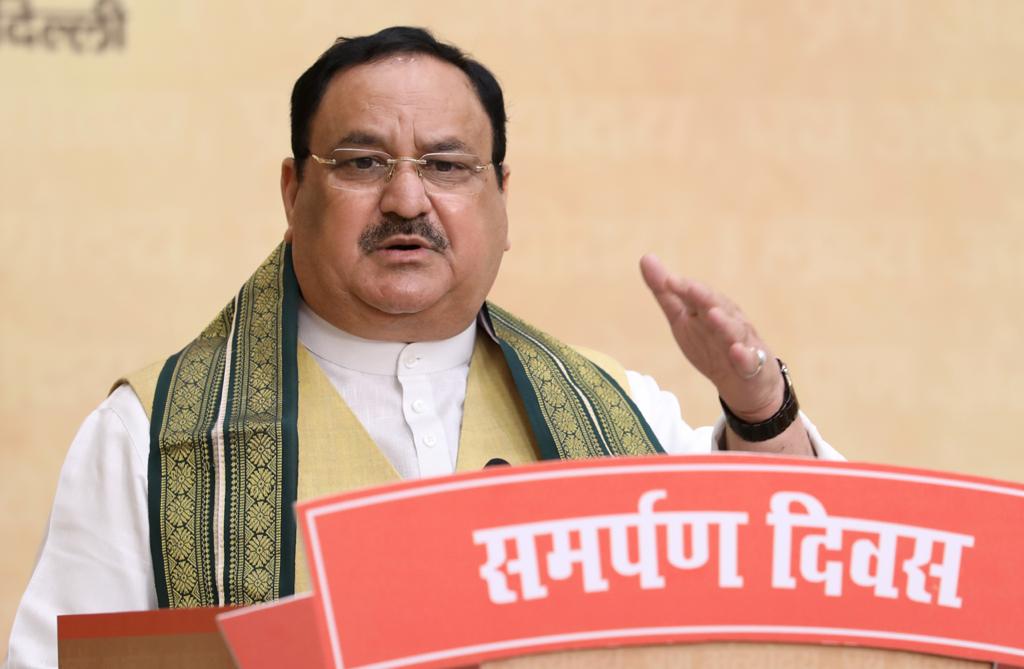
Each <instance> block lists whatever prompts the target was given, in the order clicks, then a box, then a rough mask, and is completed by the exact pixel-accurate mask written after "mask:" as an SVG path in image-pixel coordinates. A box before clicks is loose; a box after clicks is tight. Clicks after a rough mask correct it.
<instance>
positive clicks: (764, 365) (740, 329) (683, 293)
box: [640, 254, 810, 452]
mask: <svg viewBox="0 0 1024 669" xmlns="http://www.w3.org/2000/svg"><path fill="white" fill-rule="evenodd" d="M640 271H641V272H642V273H643V276H644V281H646V282H647V286H648V287H649V288H650V289H651V292H652V293H653V294H654V297H655V299H657V301H658V304H659V305H660V306H661V310H662V311H663V312H664V314H665V318H666V319H667V320H668V323H669V326H670V327H671V328H672V334H673V336H674V337H675V340H676V343H677V344H678V345H679V349H680V350H681V351H682V352H683V355H685V356H686V359H687V360H689V361H690V364H692V365H693V366H694V367H695V368H697V371H699V372H700V373H701V374H703V375H704V376H706V377H707V378H708V380H709V381H711V383H713V384H714V386H715V388H716V389H717V390H718V394H719V396H720V397H721V398H722V401H723V402H725V404H726V405H727V406H728V407H729V408H730V409H731V410H732V412H733V413H734V414H736V415H737V416H738V417H739V418H740V419H741V420H743V421H745V422H748V423H758V422H761V421H763V420H767V419H768V418H770V417H771V416H772V415H773V414H774V413H775V412H776V411H778V410H779V408H780V407H781V406H782V402H783V396H784V393H785V380H784V379H783V378H782V374H781V372H780V371H779V366H778V364H777V363H776V361H775V357H774V356H773V355H772V353H771V350H770V349H769V348H768V346H767V344H765V343H764V341H763V340H762V339H761V337H760V336H759V335H758V334H757V330H755V329H754V326H753V325H751V323H750V322H749V321H748V320H747V318H746V316H744V315H743V312H742V311H740V309H739V307H737V306H736V305H735V304H734V303H733V302H732V301H731V300H729V299H728V298H727V297H725V296H724V295H721V294H720V293H717V292H715V291H713V290H711V289H710V288H709V287H707V286H705V285H703V284H701V283H698V282H697V281H693V280H690V279H686V278H683V277H680V276H677V275H675V274H672V273H671V272H669V271H668V269H667V268H666V267H665V265H664V264H663V263H662V262H661V261H660V260H659V259H658V258H657V257H656V256H654V255H653V254H648V255H645V256H644V257H643V258H641V259H640ZM792 427H793V428H799V430H786V432H785V433H783V435H780V437H786V436H787V433H791V432H792V434H789V435H788V437H787V439H792V440H793V443H792V444H786V443H778V444H774V445H772V447H771V448H770V450H774V451H781V450H784V451H793V452H810V444H809V442H808V441H807V437H806V432H805V431H804V430H803V427H802V426H801V425H800V424H799V421H797V423H794V424H793V426H792ZM730 434H731V433H730ZM731 436H732V440H731V441H739V440H738V438H736V437H735V435H731ZM773 441H774V440H773ZM785 441H786V439H783V442H785ZM731 447H732V446H731Z"/></svg>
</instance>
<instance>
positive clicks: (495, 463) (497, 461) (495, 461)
mask: <svg viewBox="0 0 1024 669" xmlns="http://www.w3.org/2000/svg"><path fill="white" fill-rule="evenodd" d="M508 466H509V464H508V460H503V459H502V458H491V459H490V460H488V461H487V464H486V465H484V469H487V468H488V467H508Z"/></svg>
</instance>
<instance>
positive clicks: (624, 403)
mask: <svg viewBox="0 0 1024 669" xmlns="http://www.w3.org/2000/svg"><path fill="white" fill-rule="evenodd" d="M484 315H485V318H487V319H488V322H489V323H490V325H491V328H492V331H493V332H494V335H495V337H496V338H497V340H498V343H499V345H500V346H501V350H502V352H503V353H504V354H505V360H506V362H507V363H508V366H509V369H510V370H511V372H512V378H513V379H514V380H515V384H516V388H517V389H518V390H519V395H520V397H522V399H523V404H524V405H525V406H526V413H527V415H528V416H529V418H530V425H531V427H532V428H533V434H534V437H535V438H536V440H537V445H538V447H539V448H540V457H541V459H544V460H553V459H563V460H566V459H577V458H592V457H599V456H603V455H649V454H652V453H664V450H663V449H662V448H661V445H660V444H659V443H658V440H657V438H656V437H655V436H654V432H653V431H652V430H651V428H650V426H649V425H647V421H646V420H644V418H643V416H642V415H641V414H640V411H639V410H638V409H637V408H636V405H635V404H633V401H632V400H631V399H630V398H629V396H628V395H627V394H626V393H625V391H623V389H622V388H621V387H620V386H619V384H618V383H616V382H615V380H614V379H612V377H611V376H609V375H608V374H607V373H606V372H605V371H604V370H603V369H601V368H600V367H598V366H597V365H595V364H594V363H592V362H591V361H590V360H588V359H587V358H586V357H585V356H583V355H582V354H580V353H578V352H577V351H575V350H573V349H572V348H570V347H568V346H566V345H565V344H563V343H561V342H559V341H558V340H557V339H555V338H554V337H551V336H550V335H547V334H545V333H544V332H541V331H540V330H538V329H536V328H534V327H533V326H531V325H528V324H527V323H525V322H523V321H521V320H519V319H518V318H516V317H515V316H513V315H512V314H510V313H508V312H507V311H505V310H504V309H501V308H500V307H497V306H495V305H494V304H491V303H490V302H488V303H487V304H485V305H484Z"/></svg>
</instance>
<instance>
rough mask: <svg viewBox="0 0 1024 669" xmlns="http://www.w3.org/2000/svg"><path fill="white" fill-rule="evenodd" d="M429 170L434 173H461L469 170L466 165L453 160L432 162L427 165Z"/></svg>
mask: <svg viewBox="0 0 1024 669" xmlns="http://www.w3.org/2000/svg"><path fill="white" fill-rule="evenodd" d="M427 169H428V170H432V171H434V172H460V171H463V170H466V169H468V168H467V166H466V164H465V163H460V162H455V161H451V160H431V161H429V162H428V163H427Z"/></svg>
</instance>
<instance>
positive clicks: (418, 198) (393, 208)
mask: <svg viewBox="0 0 1024 669" xmlns="http://www.w3.org/2000/svg"><path fill="white" fill-rule="evenodd" d="M431 206H432V205H431V202H430V198H429V197H427V191H426V190H425V188H424V184H423V179H421V178H420V174H419V171H418V170H417V169H416V165H408V164H404V163H399V164H397V165H395V170H394V172H393V173H392V174H391V179H390V180H388V181H387V182H386V183H385V184H384V190H383V191H382V192H381V196H380V209H381V212H382V213H385V214H397V215H399V216H401V217H402V218H416V217H417V216H422V215H423V214H425V213H427V212H429V211H430V209H431Z"/></svg>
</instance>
